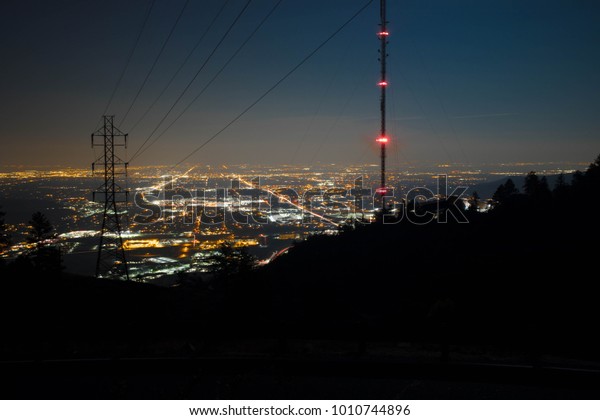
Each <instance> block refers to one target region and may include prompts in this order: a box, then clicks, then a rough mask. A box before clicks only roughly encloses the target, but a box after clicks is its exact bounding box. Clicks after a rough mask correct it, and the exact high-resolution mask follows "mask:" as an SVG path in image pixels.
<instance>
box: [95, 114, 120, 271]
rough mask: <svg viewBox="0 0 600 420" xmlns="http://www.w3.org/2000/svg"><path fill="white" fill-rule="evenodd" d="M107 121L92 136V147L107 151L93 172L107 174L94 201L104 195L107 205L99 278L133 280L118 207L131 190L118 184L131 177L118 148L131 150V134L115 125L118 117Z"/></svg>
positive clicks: (105, 119) (104, 118)
mask: <svg viewBox="0 0 600 420" xmlns="http://www.w3.org/2000/svg"><path fill="white" fill-rule="evenodd" d="M103 120H104V124H103V126H102V127H101V128H100V129H99V130H98V131H96V132H95V133H93V134H92V147H101V148H103V152H104V153H103V155H102V156H100V157H99V158H98V159H96V161H95V162H94V163H92V172H94V173H95V172H96V167H97V166H100V167H102V168H103V172H104V182H103V183H102V185H100V186H99V187H98V188H97V189H96V191H94V193H93V200H94V201H96V198H97V197H98V196H100V197H102V199H99V201H101V202H103V203H104V213H103V215H102V228H101V230H100V244H99V246H98V259H97V262H96V277H104V278H114V279H123V280H129V270H128V269H127V259H126V258H125V249H124V248H123V239H122V238H121V222H120V220H119V207H120V206H118V204H119V203H126V202H127V198H128V191H127V189H126V188H123V187H121V186H120V185H118V184H117V182H116V178H117V177H118V176H123V177H126V176H127V162H125V161H123V160H121V159H120V158H119V157H118V156H116V154H115V148H117V147H125V148H126V147H127V134H124V133H122V132H121V131H120V130H119V129H118V128H116V127H115V126H114V123H113V120H114V115H105V116H103ZM98 139H101V140H100V141H98Z"/></svg>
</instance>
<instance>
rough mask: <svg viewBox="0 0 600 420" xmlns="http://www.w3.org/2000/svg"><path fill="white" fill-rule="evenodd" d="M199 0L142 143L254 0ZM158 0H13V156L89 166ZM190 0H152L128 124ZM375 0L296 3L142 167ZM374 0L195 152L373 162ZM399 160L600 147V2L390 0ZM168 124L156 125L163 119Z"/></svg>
mask: <svg viewBox="0 0 600 420" xmlns="http://www.w3.org/2000/svg"><path fill="white" fill-rule="evenodd" d="M223 1H224V0H218V1H217V0H190V1H189V4H188V5H187V7H186V9H185V10H184V12H183V15H182V17H181V20H180V22H179V24H178V25H177V27H176V28H175V31H174V32H173V35H172V37H171V39H170V40H169V42H168V43H167V44H166V47H165V49H164V52H163V54H162V56H161V58H160V60H159V61H158V62H157V64H156V67H155V69H154V71H153V72H152V74H151V75H150V77H149V79H148V81H147V83H146V85H145V87H144V89H143V90H142V91H141V94H140V96H139V99H138V100H137V101H136V103H135V105H134V107H133V108H132V110H131V112H130V113H129V115H128V116H127V119H126V120H125V121H124V122H123V123H122V124H120V125H119V128H121V130H123V131H125V132H129V134H130V148H129V150H128V153H129V157H130V156H131V155H132V154H133V153H134V152H135V150H136V149H137V148H138V147H139V146H140V145H141V144H142V142H144V140H146V139H147V137H148V135H149V134H150V133H151V132H152V130H153V129H154V128H155V127H156V125H157V124H158V122H159V120H160V119H161V118H162V117H163V116H164V115H165V113H166V112H167V110H168V109H169V108H170V107H171V105H172V104H173V103H174V101H175V99H176V98H177V97H178V96H179V95H180V93H181V92H182V90H183V88H184V87H185V86H186V85H187V84H188V82H189V81H190V80H191V78H192V77H193V75H194V74H195V73H196V72H197V71H198V69H199V67H200V65H201V64H202V62H203V61H204V60H205V58H206V57H207V56H208V54H209V53H210V51H211V50H212V49H213V48H214V46H215V45H216V43H217V42H218V40H219V39H220V37H221V36H222V35H223V33H224V32H225V30H226V29H227V27H228V26H229V25H230V24H231V22H232V21H233V19H234V18H235V16H236V15H237V14H238V13H239V12H240V10H241V9H242V8H243V7H244V4H245V3H246V0H230V1H229V2H228V4H227V6H226V7H225V9H224V10H223V12H222V14H221V15H220V16H219V18H218V20H217V21H216V24H215V26H214V27H213V29H212V31H211V32H210V33H209V34H208V35H207V36H206V38H205V39H204V40H203V42H202V43H201V44H200V45H199V47H198V49H197V50H196V51H195V53H194V54H193V55H192V56H191V59H190V60H189V62H188V63H187V65H186V66H185V67H184V68H183V69H182V71H181V72H180V73H179V75H178V77H177V78H176V79H175V81H174V83H173V84H172V85H171V86H170V88H169V89H168V90H167V91H166V93H165V95H164V96H163V97H162V98H161V99H160V100H159V101H158V103H157V105H156V106H155V107H154V108H153V109H152V110H151V111H150V113H148V115H147V117H146V118H145V119H144V120H142V122H141V123H139V124H138V125H137V127H135V129H132V127H133V126H134V124H135V123H136V122H137V121H138V119H139V118H140V117H141V115H142V114H143V113H144V112H145V111H146V109H147V108H148V106H149V105H150V104H151V103H152V102H153V101H154V100H155V99H156V97H157V96H158V94H159V93H160V92H161V90H162V89H163V88H164V87H165V85H166V83H167V82H168V81H169V80H170V79H171V77H172V76H173V74H174V72H175V71H176V70H177V68H178V67H179V66H180V65H181V63H182V62H183V60H184V58H185V57H186V56H187V55H188V53H189V52H190V50H191V49H192V48H193V47H194V45H195V44H196V42H197V41H198V39H199V37H200V36H201V34H202V32H204V30H205V29H206V27H207V25H208V23H209V22H210V21H211V20H212V19H213V18H214V16H215V15H216V14H217V11H218V10H219V8H220V7H221V6H222V5H223ZM150 2H151V1H150V0H127V1H113V0H103V1H95V2H92V1H84V0H71V1H66V0H65V1H58V0H56V1H41V0H40V1H28V0H17V1H3V2H2V8H1V13H0V32H1V35H0V56H1V66H0V75H1V77H0V92H1V95H0V141H1V142H2V143H1V145H2V152H1V153H0V165H2V166H6V165H24V166H36V165H68V166H73V167H88V166H89V164H90V163H91V161H92V160H93V157H94V155H93V152H92V151H91V149H90V147H89V135H90V133H91V132H92V131H93V130H94V129H95V128H96V127H97V125H98V121H99V119H100V116H101V115H102V113H103V111H104V109H105V107H106V106H107V103H108V101H109V97H110V95H111V92H112V91H113V89H114V87H115V84H116V83H117V80H118V78H119V75H120V74H121V72H122V71H123V69H124V68H125V63H126V61H127V57H128V55H129V53H130V51H131V50H132V47H133V45H134V43H135V40H136V37H137V35H138V33H139V32H140V28H141V26H142V22H143V21H144V16H145V14H146V12H147V10H148V8H149V4H150ZM184 3H185V0H170V1H166V0H156V2H155V4H154V6H153V8H152V11H151V14H150V16H149V19H148V22H147V26H146V28H145V30H144V31H143V32H142V34H141V38H140V41H139V45H138V48H137V49H136V50H135V53H134V55H133V57H132V60H131V62H130V65H129V67H127V71H126V72H125V75H124V78H123V80H122V82H121V84H120V87H119V89H118V90H117V91H116V94H115V97H114V100H113V101H112V104H111V106H110V108H109V113H110V114H114V115H116V121H117V122H118V123H120V121H121V120H122V118H123V115H124V113H125V112H126V110H127V109H128V107H129V105H130V104H131V102H132V100H133V98H134V96H135V94H136V92H137V91H138V89H139V87H140V85H141V84H142V81H143V80H144V77H145V76H146V74H147V72H148V70H149V68H150V66H151V65H152V63H153V61H154V60H155V58H156V56H157V54H158V52H159V50H160V49H161V46H162V44H163V42H164V40H165V39H166V37H167V35H168V33H169V31H170V30H171V27H172V25H173V23H174V21H175V20H176V18H177V16H178V14H179V13H180V11H181V9H182V6H183V5H184ZM275 3H276V0H253V1H252V2H251V3H250V5H249V6H248V8H247V10H246V12H245V13H244V14H243V15H242V16H241V18H240V20H239V22H238V24H236V25H235V26H234V27H233V29H232V31H231V34H230V36H229V37H228V38H226V39H225V41H224V42H223V44H222V46H221V47H220V48H219V49H218V50H217V52H216V53H215V55H214V56H213V58H212V60H211V61H210V62H209V63H208V65H207V66H206V67H205V69H204V70H203V71H202V72H201V73H200V74H199V76H198V78H197V79H196V81H195V82H194V84H193V85H192V86H191V87H190V89H189V91H188V92H187V93H186V95H184V96H183V98H182V99H181V101H180V102H179V104H178V105H177V106H176V107H175V108H174V110H173V112H172V114H171V115H170V116H169V117H168V118H167V119H166V124H164V125H163V127H164V126H166V125H167V124H168V123H169V122H170V121H171V120H172V119H173V118H175V117H176V116H177V115H178V114H179V112H180V111H181V110H182V109H183V108H184V107H185V106H187V105H188V103H189V102H190V101H191V100H192V98H193V97H195V96H196V95H197V93H198V92H199V91H200V90H202V88H203V87H204V86H205V84H206V83H207V82H208V81H209V80H210V79H211V78H212V77H213V76H214V74H215V73H216V71H217V70H218V69H219V68H220V67H221V66H222V65H223V63H224V62H225V61H226V60H227V59H228V58H229V56H230V55H231V54H232V53H233V52H234V51H235V50H236V49H237V48H238V46H239V45H240V44H241V43H242V42H243V41H244V40H245V39H246V37H247V36H248V35H249V33H250V32H252V30H253V29H254V28H255V27H256V25H257V24H258V23H259V22H260V20H261V19H262V18H263V17H264V16H265V15H266V14H267V13H268V11H269V10H270V9H271V8H272V7H273V5H274V4H275ZM365 3H366V1H365V0H283V2H282V3H281V5H280V6H279V7H278V8H277V9H276V10H275V12H274V13H273V15H272V16H271V17H270V18H269V20H267V21H266V23H265V24H264V26H263V27H262V28H261V29H260V31H259V32H258V33H257V34H256V35H255V37H254V38H253V39H252V40H251V41H250V42H249V43H248V44H247V45H246V47H245V48H244V49H243V50H242V51H241V52H240V53H239V55H238V56H237V57H236V58H235V59H234V61H232V62H231V64H230V65H229V67H227V68H226V70H225V71H223V73H222V74H221V75H220V76H219V77H218V78H217V79H216V80H215V82H214V83H213V84H212V85H211V86H210V87H209V88H208V89H207V90H206V92H205V93H204V94H203V95H201V96H200V97H199V99H198V100H197V101H196V102H195V103H194V104H193V105H192V106H191V107H190V108H189V110H188V111H187V112H186V113H185V114H184V115H183V116H182V117H181V119H180V120H179V121H178V122H177V123H176V124H175V125H173V127H172V128H171V129H170V130H168V131H167V132H166V133H165V135H164V136H163V137H162V138H161V139H159V140H158V141H157V142H156V143H155V144H154V146H152V147H151V148H150V149H149V150H148V151H147V152H145V153H142V154H141V155H140V156H139V157H138V158H136V159H134V160H133V162H132V164H133V165H138V164H139V165H155V164H160V165H170V164H173V163H176V162H178V161H179V160H180V159H181V158H183V157H184V156H186V155H187V154H188V153H189V152H190V151H192V150H193V149H194V148H196V147H197V146H198V145H200V144H201V143H203V142H204V141H205V140H206V139H208V138H209V137H211V136H212V135H213V134H214V133H215V132H217V131H218V130H220V129H221V128H222V127H223V126H225V124H227V123H228V122H229V121H231V120H232V119H233V118H235V117H236V116H237V115H238V114H239V112H241V111H242V110H243V109H244V108H245V107H247V106H248V105H249V104H251V103H252V102H253V101H255V100H256V99H257V98H258V97H259V96H260V95H262V94H263V93H264V92H265V91H266V90H267V89H269V88H270V87H271V86H272V85H273V84H274V83H275V82H277V80H279V79H280V78H281V77H282V76H283V75H284V74H286V73H287V72H288V71H289V70H290V69H291V68H293V67H294V66H295V65H296V64H298V63H299V62H300V61H301V60H302V59H303V58H304V57H305V56H306V55H307V54H308V53H310V52H311V51H312V50H313V49H314V48H315V47H316V46H317V45H318V44H319V43H321V42H322V41H324V40H325V39H326V38H327V37H328V36H329V35H330V34H331V33H332V32H334V31H335V30H336V29H337V28H338V27H339V26H340V25H341V24H342V23H343V22H344V21H346V20H347V19H348V18H349V17H350V16H352V15H353V14H354V13H355V12H356V11H357V10H358V9H359V8H360V7H361V6H362V5H363V4H365ZM378 19H379V1H373V2H372V3H371V5H370V6H369V7H368V8H367V9H366V10H365V11H364V12H363V13H362V14H361V15H360V16H358V17H357V18H356V19H355V20H354V21H353V22H352V23H350V24H349V25H348V26H347V27H346V28H345V29H344V30H343V31H342V32H341V33H339V34H338V36H336V37H335V38H334V39H333V40H332V41H331V42H330V43H328V44H327V45H326V46H325V47H324V48H322V49H321V50H320V51H319V52H318V53H317V54H316V55H315V56H314V57H313V58H312V59H311V60H309V61H308V62H307V63H306V64H305V65H304V66H302V67H301V68H300V69H299V70H298V71H296V72H295V73H294V74H293V75H292V76H290V77H289V78H288V79H287V80H286V81H285V82H284V83H282V84H281V85H280V86H279V87H278V88H276V89H275V90H274V91H273V92H272V93H271V94H270V95H269V96H267V97H266V98H265V99H264V100H263V101H262V102H260V103H259V104H258V105H257V106H256V107H255V108H253V109H252V110H251V111H249V112H248V113H247V114H246V115H244V116H243V117H242V118H241V119H240V120H239V121H238V122H237V123H236V124H234V125H233V126H232V127H231V128H229V129H228V130H226V131H225V132H223V134H221V135H220V136H219V137H217V138H216V139H215V140H214V141H213V142H212V143H210V144H209V145H208V146H206V147H205V148H203V149H202V150H201V151H200V152H198V153H197V154H195V155H193V156H192V157H191V158H190V159H189V160H188V161H187V162H186V163H189V164H196V163H202V164H211V165H221V164H225V165H226V164H236V163H244V162H247V163H253V164H254V163H264V164H291V163H293V164H302V165H310V164H316V163H318V162H333V163H338V164H356V163H368V162H372V163H374V164H377V163H378V157H377V149H376V146H375V142H374V139H375V138H376V136H377V131H378V126H379V123H378V106H379V105H378V100H379V92H378V87H377V85H376V84H377V82H378V62H377V56H378V53H377V51H378V39H377V36H376V32H377V29H378V27H377V23H378ZM388 19H389V21H390V25H389V31H390V37H389V41H390V44H389V78H388V80H389V84H390V87H389V91H388V92H389V102H388V107H389V113H388V116H389V119H390V122H389V131H390V138H391V142H392V144H391V146H390V160H389V163H390V167H391V168H392V169H402V168H403V167H405V166H406V165H407V164H409V163H410V164H414V163H419V162H440V163H447V162H466V163H471V164H473V165H477V164H482V163H493V162H517V161H526V162H540V161H555V162H564V161H571V162H588V161H591V160H593V159H594V158H595V156H596V155H597V154H598V153H600V135H599V130H600V118H598V115H599V113H600V100H599V98H600V71H599V69H600V49H599V48H600V47H599V46H600V2H598V1H596V0H589V1H587V0H564V1H556V0H539V1H537V0H536V1H533V0H520V1H510V0H470V1H468V0H454V1H448V0H389V1H388ZM160 131H162V129H159V131H158V132H160Z"/></svg>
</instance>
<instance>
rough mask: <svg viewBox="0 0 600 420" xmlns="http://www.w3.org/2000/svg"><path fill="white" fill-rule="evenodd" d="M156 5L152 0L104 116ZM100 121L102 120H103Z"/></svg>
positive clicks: (154, 0)
mask: <svg viewBox="0 0 600 420" xmlns="http://www.w3.org/2000/svg"><path fill="white" fill-rule="evenodd" d="M155 3H156V0H151V2H150V6H149V7H148V10H147V11H146V16H145V17H144V22H143V23H142V26H141V28H140V31H139V32H138V35H137V38H136V39H135V43H134V44H133V48H131V51H130V52H129V57H127V61H126V62H125V67H124V68H123V70H122V71H121V74H120V75H119V78H118V79H117V83H116V84H115V87H114V88H113V91H112V93H111V94H110V98H109V99H108V103H107V104H106V107H105V108H104V112H103V113H102V115H107V113H108V109H109V108H110V105H111V104H112V101H113V99H114V97H115V94H116V93H117V90H118V89H119V86H121V82H122V81H123V77H124V76H125V73H126V72H127V69H128V68H129V64H130V63H131V59H132V58H133V55H134V54H135V51H136V50H137V46H138V44H139V43H140V38H141V37H142V33H143V32H144V29H145V28H146V24H147V23H148V19H149V18H150V14H151V13H152V9H153V8H154V4H155ZM100 120H102V118H101V119H100Z"/></svg>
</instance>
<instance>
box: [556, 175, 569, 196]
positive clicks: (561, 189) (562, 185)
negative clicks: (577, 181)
mask: <svg viewBox="0 0 600 420" xmlns="http://www.w3.org/2000/svg"><path fill="white" fill-rule="evenodd" d="M570 188H571V187H570V185H569V184H568V183H567V181H566V180H565V174H564V173H561V174H560V175H558V178H556V183H555V184H554V189H553V190H552V195H553V197H554V199H555V200H557V201H564V200H566V199H567V198H568V196H569V192H570Z"/></svg>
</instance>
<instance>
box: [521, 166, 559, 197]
mask: <svg viewBox="0 0 600 420" xmlns="http://www.w3.org/2000/svg"><path fill="white" fill-rule="evenodd" d="M523 190H524V191H525V194H527V195H528V196H529V197H531V198H532V199H533V200H535V201H537V202H546V201H548V200H549V199H550V198H551V197H552V194H551V193H550V188H549V187H548V180H547V179H546V177H545V176H544V177H542V179H540V178H539V177H538V176H537V174H536V173H535V171H531V172H529V173H528V174H527V176H526V177H525V183H524V184H523Z"/></svg>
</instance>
